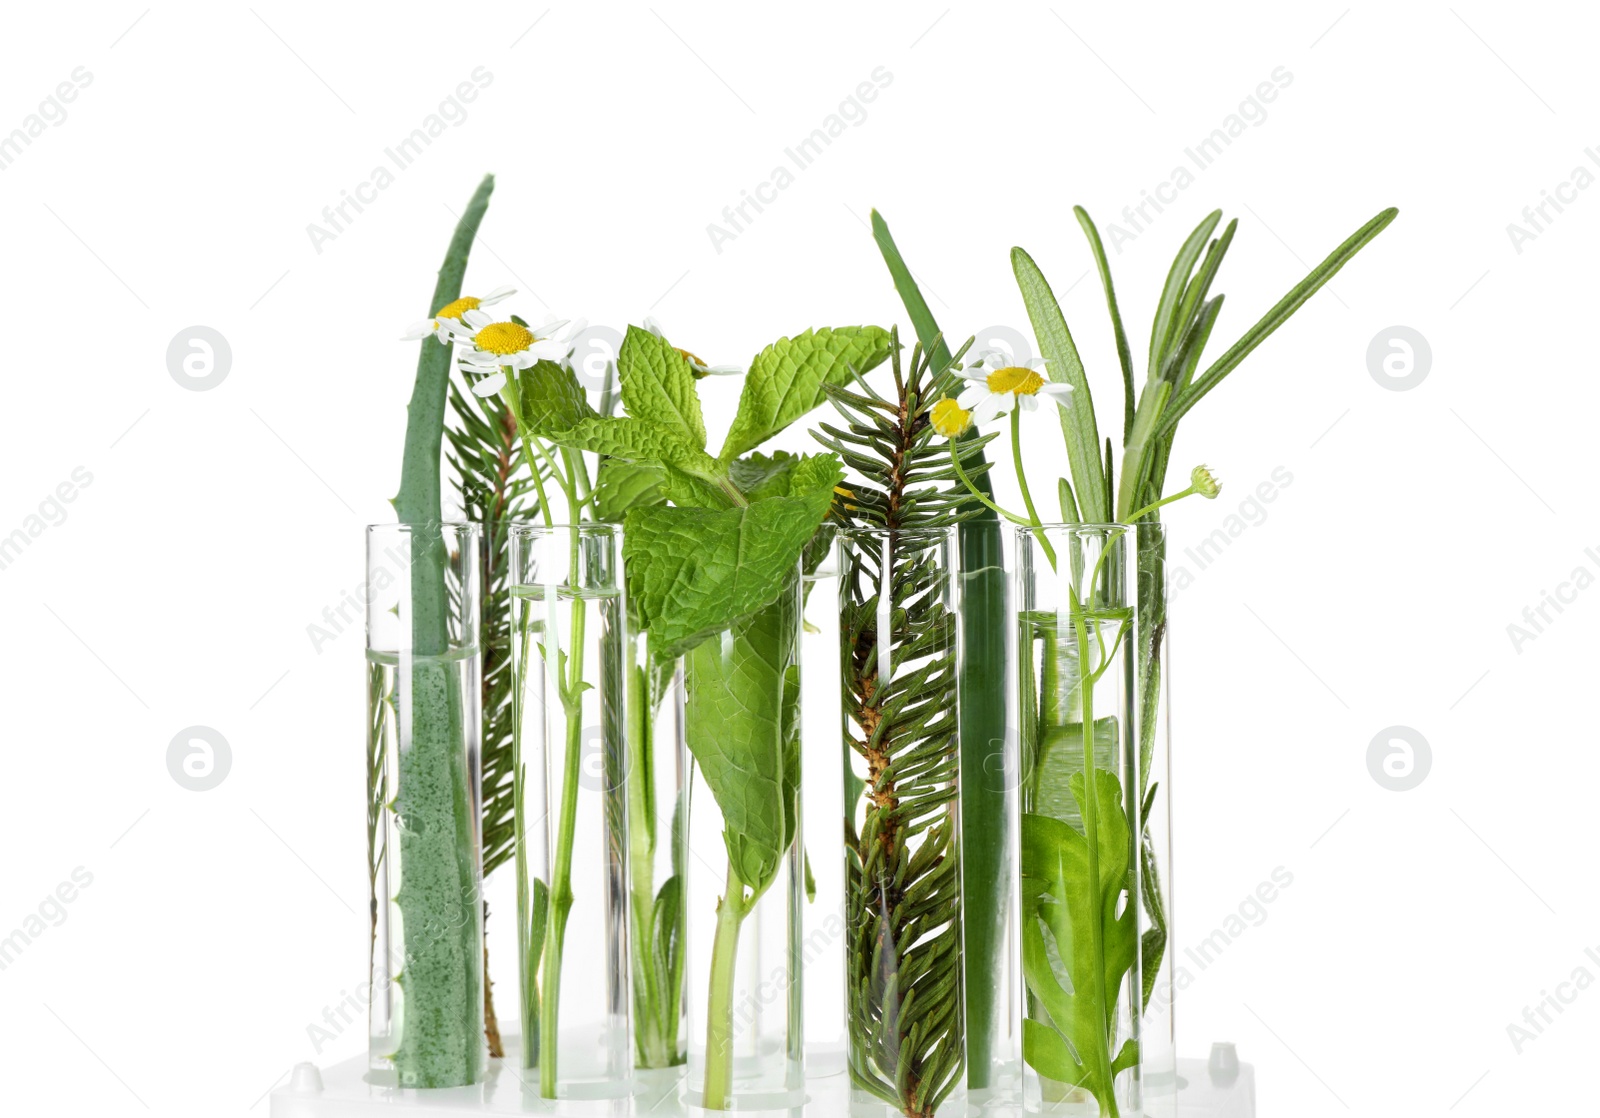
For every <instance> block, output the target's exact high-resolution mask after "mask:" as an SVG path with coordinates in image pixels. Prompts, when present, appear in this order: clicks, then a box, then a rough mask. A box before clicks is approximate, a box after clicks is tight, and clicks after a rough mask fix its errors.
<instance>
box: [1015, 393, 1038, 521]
mask: <svg viewBox="0 0 1600 1118" xmlns="http://www.w3.org/2000/svg"><path fill="white" fill-rule="evenodd" d="M1011 462H1012V464H1013V465H1014V466H1015V467H1016V470H1017V485H1018V487H1020V488H1021V490H1022V504H1023V507H1024V508H1026V509H1027V510H1028V522H1029V523H1030V524H1031V525H1032V526H1033V527H1035V528H1037V527H1038V526H1039V525H1040V524H1042V523H1044V522H1043V521H1042V520H1040V519H1039V512H1038V510H1037V509H1035V508H1034V507H1033V494H1031V493H1029V492H1028V472H1027V471H1026V470H1024V469H1023V468H1022V409H1021V408H1020V407H1014V408H1012V409H1011Z"/></svg>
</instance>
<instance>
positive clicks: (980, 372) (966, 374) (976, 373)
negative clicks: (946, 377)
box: [956, 367, 989, 384]
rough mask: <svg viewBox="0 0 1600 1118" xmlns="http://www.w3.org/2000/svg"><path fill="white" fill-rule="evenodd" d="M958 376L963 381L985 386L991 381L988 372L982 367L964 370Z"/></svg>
mask: <svg viewBox="0 0 1600 1118" xmlns="http://www.w3.org/2000/svg"><path fill="white" fill-rule="evenodd" d="M956 376H958V377H960V378H961V379H962V380H970V381H975V382H976V383H978V384H984V383H986V382H987V381H988V380H989V374H988V372H987V371H986V370H984V369H983V368H981V367H973V368H970V369H962V370H961V371H960V372H959V373H957V374H956Z"/></svg>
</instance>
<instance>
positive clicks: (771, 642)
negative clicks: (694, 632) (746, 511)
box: [651, 501, 799, 894]
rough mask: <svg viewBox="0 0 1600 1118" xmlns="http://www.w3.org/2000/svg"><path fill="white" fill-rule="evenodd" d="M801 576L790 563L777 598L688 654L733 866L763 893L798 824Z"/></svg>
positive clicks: (689, 719) (696, 723)
mask: <svg viewBox="0 0 1600 1118" xmlns="http://www.w3.org/2000/svg"><path fill="white" fill-rule="evenodd" d="M776 503H777V501H768V502H765V505H766V506H772V505H775V504H776ZM757 507H761V506H757ZM797 578H798V575H797V572H796V570H795V569H794V567H793V565H791V568H790V570H789V572H788V575H787V577H786V578H785V579H784V580H783V583H782V586H781V587H780V593H778V594H777V595H775V599H776V600H774V601H772V602H770V603H768V604H767V605H766V606H765V607H764V608H762V609H761V610H760V611H759V612H758V613H756V614H754V615H752V616H750V617H746V618H743V619H742V620H740V621H737V622H735V623H734V624H733V625H731V626H728V627H727V638H726V639H724V640H710V641H703V642H701V643H700V644H698V645H697V646H695V647H694V648H693V649H691V650H690V651H689V652H688V654H687V655H686V656H685V657H684V673H685V680H686V684H685V687H686V691H687V695H688V698H687V701H686V703H685V706H684V713H683V718H684V740H685V741H686V742H687V744H688V746H689V749H690V751H691V752H692V753H693V754H694V758H695V762H696V763H697V764H698V765H699V766H700V771H701V774H702V775H703V776H704V777H705V781H706V785H707V786H708V787H709V788H710V789H711V794H712V797H713V798H714V799H715V800H716V801H717V807H718V809H719V810H720V811H721V813H722V819H723V825H724V830H723V836H722V837H723V843H724V845H725V846H726V847H727V851H728V861H729V864H730V866H731V867H732V869H733V871H734V873H735V874H736V875H737V876H738V878H739V880H740V881H742V882H743V883H744V884H745V885H746V886H747V887H749V888H750V889H751V890H752V891H753V892H754V893H756V894H760V893H761V892H762V891H763V890H765V889H766V888H767V887H768V886H769V885H771V883H772V881H773V880H774V879H775V878H776V877H777V874H778V871H779V869H780V868H781V867H782V864H783V858H784V855H785V853H786V852H787V851H788V849H789V845H790V843H792V842H793V840H794V835H795V831H796V829H797V825H798V811H797V807H798V799H797V793H798V777H799V750H798V741H799V739H798V735H796V734H793V733H791V732H790V730H789V726H790V724H791V723H792V722H794V719H793V718H792V717H790V707H791V703H790V700H789V693H790V691H791V689H793V690H798V688H797V687H793V688H792V687H791V678H792V677H794V672H795V662H794V661H795V655H796V652H797V642H796V635H797V634H796V630H797V627H798V624H799V610H798V608H797V602H796V598H797V594H796V592H795V591H796V587H797V585H798V583H797ZM651 635H652V637H654V633H652V634H651Z"/></svg>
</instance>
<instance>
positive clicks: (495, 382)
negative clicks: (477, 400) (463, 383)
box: [472, 372, 506, 396]
mask: <svg viewBox="0 0 1600 1118" xmlns="http://www.w3.org/2000/svg"><path fill="white" fill-rule="evenodd" d="M505 386H506V375H505V374H504V373H499V372H497V373H494V374H492V375H491V376H487V377H484V378H483V379H482V380H480V381H479V382H478V383H477V384H475V385H473V386H472V394H473V395H474V396H493V395H494V394H495V393H496V392H499V391H500V390H501V389H502V388H504V387H505Z"/></svg>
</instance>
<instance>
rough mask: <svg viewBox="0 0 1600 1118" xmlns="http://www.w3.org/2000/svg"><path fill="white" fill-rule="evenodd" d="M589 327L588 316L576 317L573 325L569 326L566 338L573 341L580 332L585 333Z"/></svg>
mask: <svg viewBox="0 0 1600 1118" xmlns="http://www.w3.org/2000/svg"><path fill="white" fill-rule="evenodd" d="M588 328H589V320H588V319H587V318H575V319H573V320H572V325H570V326H568V327H567V334H566V339H565V340H566V341H569V342H570V341H572V339H574V338H576V337H577V336H578V335H579V334H581V333H583V332H584V331H585V330H587V329H588Z"/></svg>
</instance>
